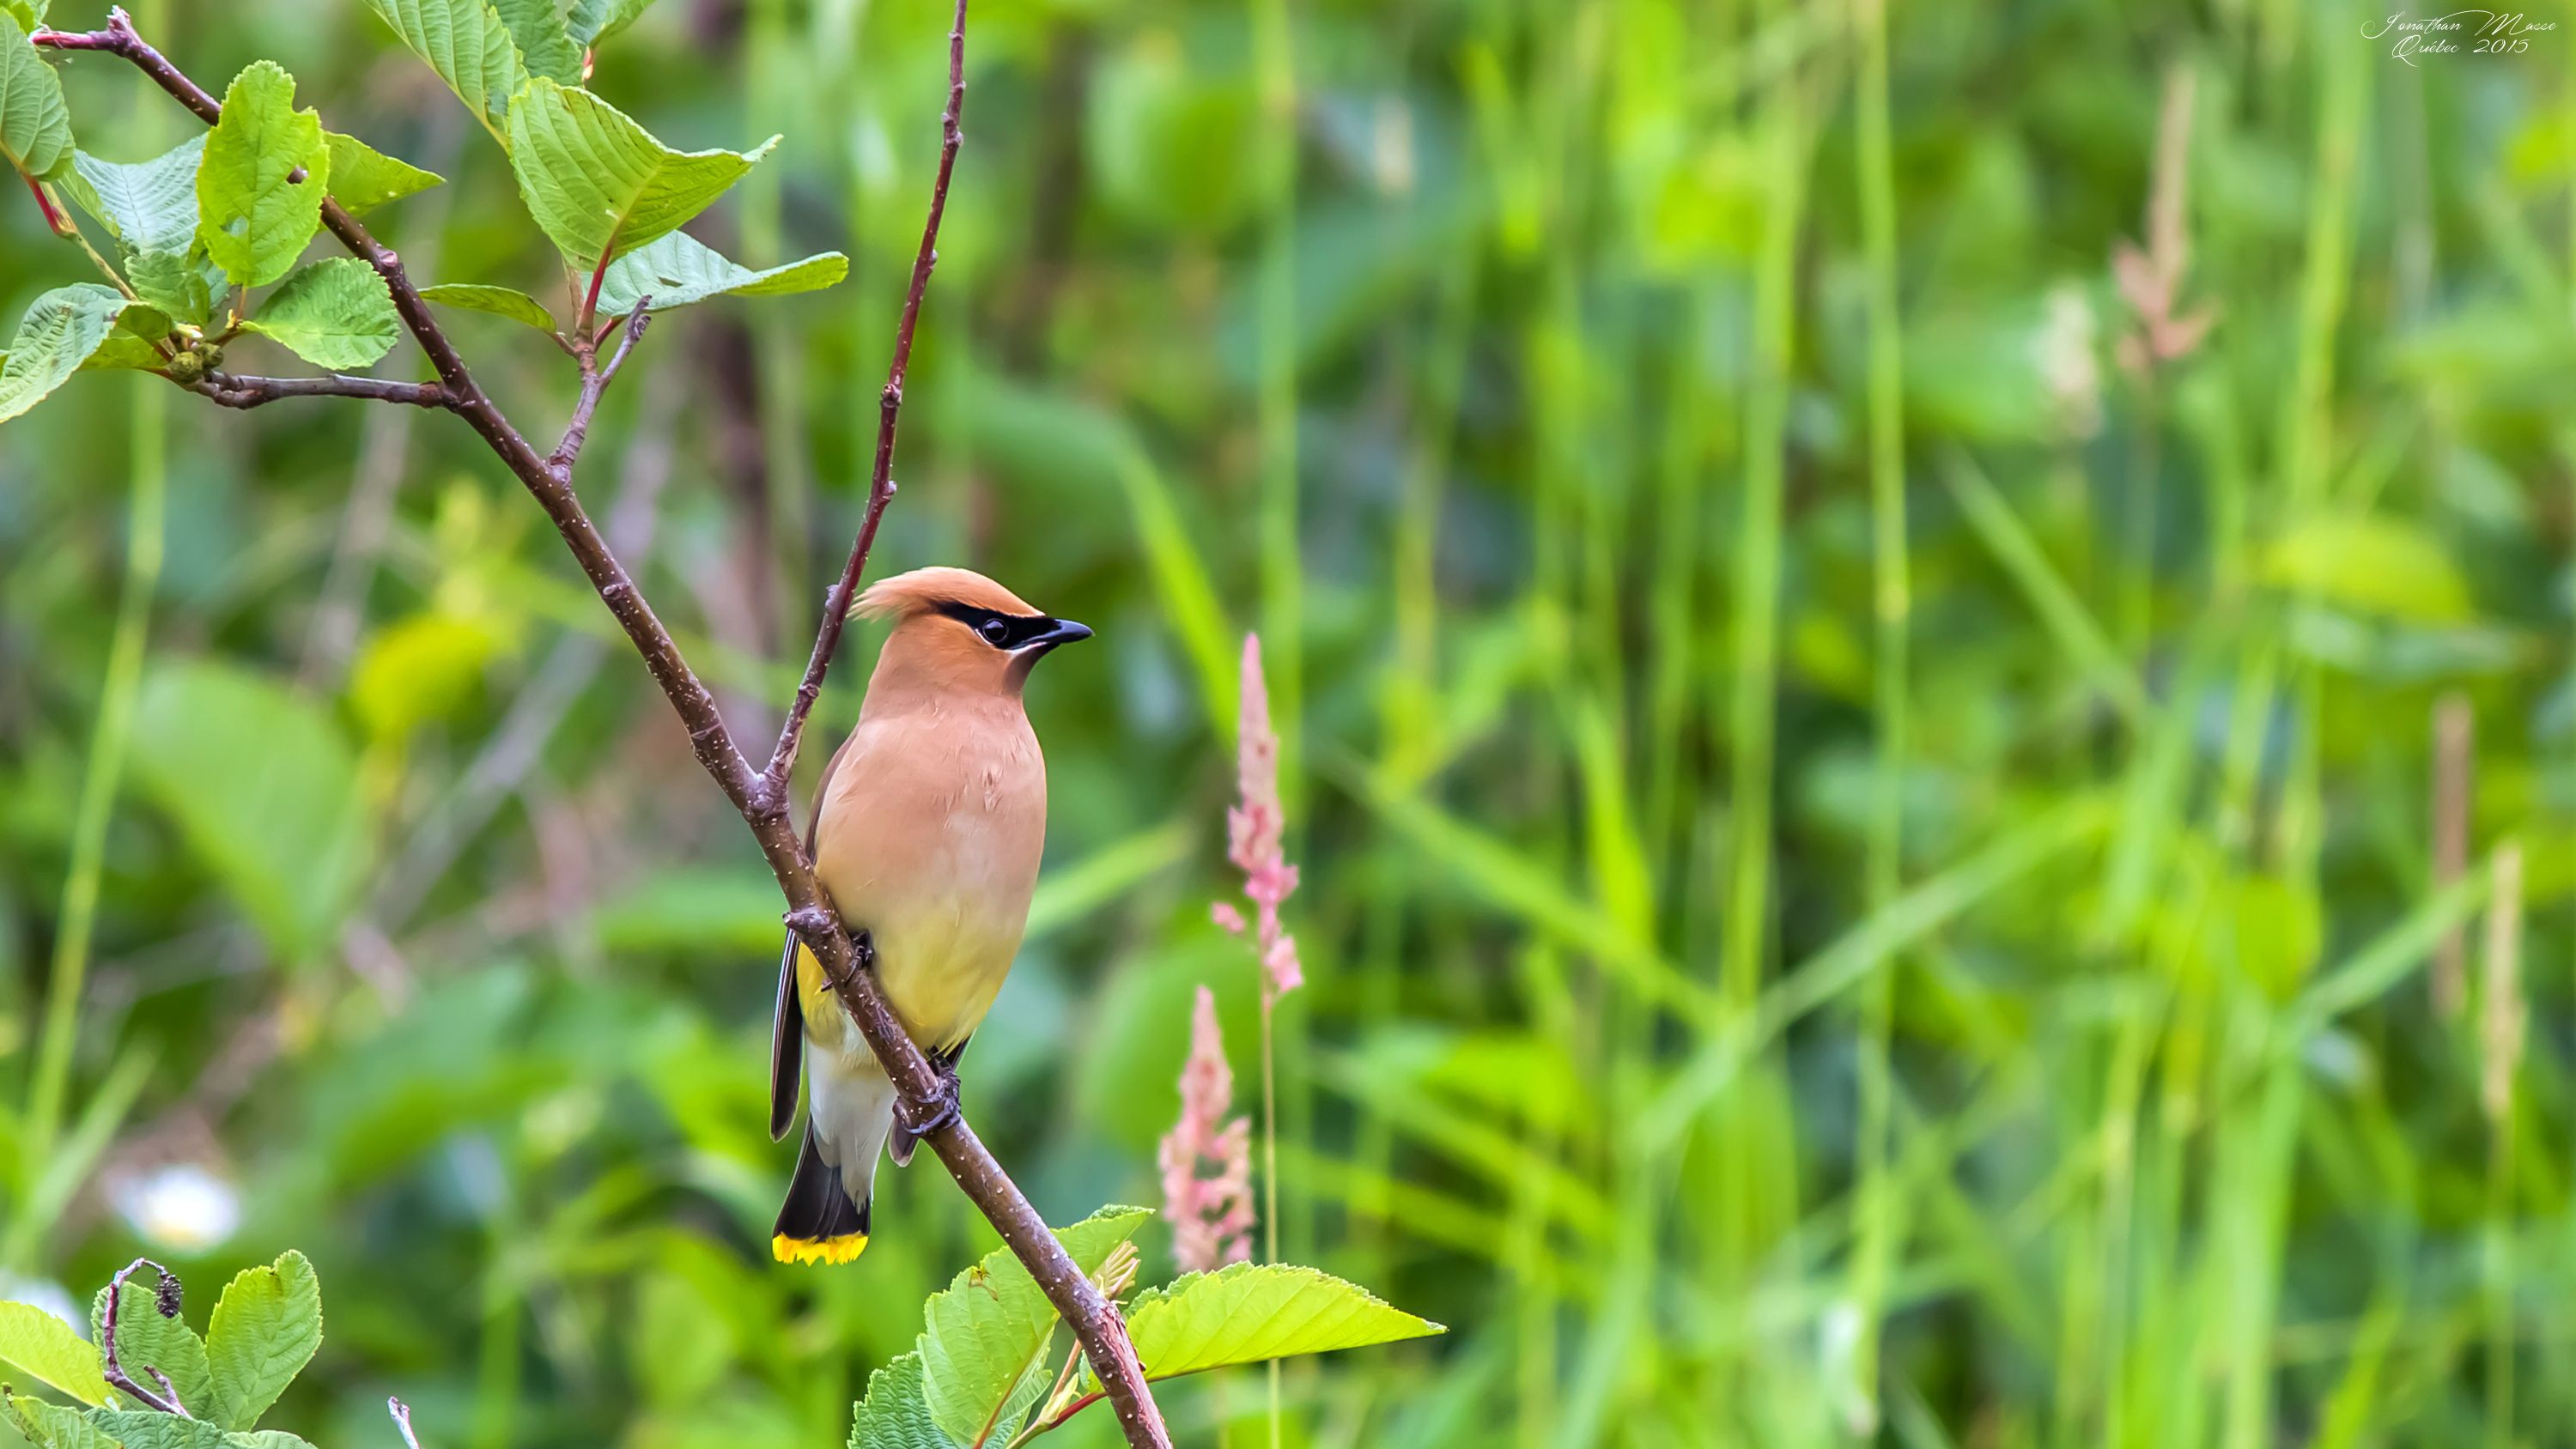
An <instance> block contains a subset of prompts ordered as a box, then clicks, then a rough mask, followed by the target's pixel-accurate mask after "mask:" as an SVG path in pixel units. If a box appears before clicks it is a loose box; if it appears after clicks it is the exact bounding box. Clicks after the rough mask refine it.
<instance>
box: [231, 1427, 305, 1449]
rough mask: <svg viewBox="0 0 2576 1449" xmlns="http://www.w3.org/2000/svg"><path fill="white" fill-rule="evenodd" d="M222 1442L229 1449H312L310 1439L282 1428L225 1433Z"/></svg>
mask: <svg viewBox="0 0 2576 1449" xmlns="http://www.w3.org/2000/svg"><path fill="white" fill-rule="evenodd" d="M224 1443H226V1444H227V1445H230V1446H231V1449H313V1443H312V1441H311V1440H309V1439H306V1438H304V1437H302V1436H301V1435H296V1434H289V1433H287V1432H286V1431H285V1430H284V1429H261V1430H257V1431H255V1432H253V1433H248V1434H243V1433H232V1434H226V1435H225V1436H224Z"/></svg>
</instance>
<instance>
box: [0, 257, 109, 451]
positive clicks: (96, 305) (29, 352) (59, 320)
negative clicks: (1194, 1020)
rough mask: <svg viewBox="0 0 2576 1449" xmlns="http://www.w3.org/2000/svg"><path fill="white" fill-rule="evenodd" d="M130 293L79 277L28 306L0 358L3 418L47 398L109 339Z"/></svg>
mask: <svg viewBox="0 0 2576 1449" xmlns="http://www.w3.org/2000/svg"><path fill="white" fill-rule="evenodd" d="M124 310H125V298H124V297H123V296H122V295H121V294H120V293H118V292H117V290H116V289H115V288H113V287H106V286H101V285H100V284H98V283H96V282H78V283H75V284H73V285H71V286H68V287H57V288H55V289H54V290H52V291H50V292H47V293H45V294H44V295H43V296H41V297H38V298H37V299H36V300H35V301H33V302H31V303H29V304H28V306H27V315H26V316H24V317H22V318H20V319H19V321H18V335H17V336H16V337H15V338H13V339H11V341H10V343H9V352H8V360H7V361H5V362H0V423H5V422H7V421H8V420H9V419H11V418H14V417H16V416H17V415H18V414H20V413H23V412H25V411H26V410H27V409H29V408H31V407H34V406H35V405H36V404H38V403H40V402H43V401H44V400H45V398H46V396H47V395H48V394H50V393H51V392H53V390H54V389H55V388H58V387H60V386H62V385H63V380H64V379H65V378H68V377H70V376H71V375H72V374H73V373H75V372H78V371H79V370H80V365H81V364H82V363H84V362H87V361H88V360H89V356H90V354H91V353H93V352H96V351H98V348H99V344H100V343H103V342H105V341H106V340H107V334H108V330H109V329H110V328H111V327H113V326H114V325H115V322H116V315H117V314H118V313H119V312H122V311H124Z"/></svg>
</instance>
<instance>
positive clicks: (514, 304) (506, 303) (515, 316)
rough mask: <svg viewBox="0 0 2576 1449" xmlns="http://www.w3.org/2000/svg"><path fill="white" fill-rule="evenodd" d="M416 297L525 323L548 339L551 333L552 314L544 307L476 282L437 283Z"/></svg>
mask: <svg viewBox="0 0 2576 1449" xmlns="http://www.w3.org/2000/svg"><path fill="white" fill-rule="evenodd" d="M420 294H421V296H423V297H424V298H427V299H428V300H430V301H432V302H436V303H437V304H438V305H440V306H442V307H462V308H464V309H465V310H466V311H468V312H489V313H491V314H493V315H494V316H496V317H507V318H509V319H510V320H511V321H513V322H525V323H526V324H528V325H529V326H531V327H534V328H536V329H537V330H538V331H540V332H543V333H546V334H547V335H549V336H552V335H553V333H554V330H555V319H554V314H552V313H550V312H548V311H547V310H546V309H545V304H543V303H541V302H539V301H538V300H537V299H536V298H534V297H531V296H529V295H528V294H527V293H525V292H519V291H513V290H511V289H510V288H508V287H488V286H485V285H483V284H482V283H480V282H441V283H439V284H438V285H437V286H435V287H423V288H421V289H420Z"/></svg>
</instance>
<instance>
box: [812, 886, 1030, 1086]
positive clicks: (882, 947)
mask: <svg viewBox="0 0 2576 1449" xmlns="http://www.w3.org/2000/svg"><path fill="white" fill-rule="evenodd" d="M852 924H853V925H854V926H855V925H857V924H858V923H856V922H853V923H852ZM1011 924H1012V926H1013V928H1014V929H1011V930H1010V931H1008V933H1007V934H1005V933H1004V932H1003V931H1000V930H996V929H991V928H979V927H978V926H977V925H976V924H975V923H974V922H972V921H970V920H967V919H965V918H964V916H963V915H962V913H959V912H955V911H940V912H936V913H932V914H931V915H930V916H929V917H928V918H927V919H923V920H918V921H908V922H890V923H888V925H887V927H886V928H885V929H884V930H883V931H881V932H878V933H877V934H876V936H875V939H876V940H877V942H878V943H879V946H878V952H877V960H876V971H877V982H878V984H879V985H880V986H881V987H883V988H884V990H885V995H886V1004H887V1005H889V1006H892V1007H893V1008H894V1014H895V1017H896V1019H898V1020H900V1021H901V1022H902V1023H903V1029H904V1033H905V1034H906V1035H908V1036H910V1037H911V1038H912V1039H913V1042H914V1043H915V1044H916V1045H918V1046H920V1047H921V1048H922V1049H923V1050H924V1051H945V1050H948V1049H949V1048H951V1047H954V1046H956V1045H957V1044H958V1043H959V1042H962V1041H964V1040H965V1039H966V1038H967V1037H968V1036H969V1035H971V1034H973V1032H974V1030H975V1028H976V1027H977V1026H978V1025H979V1024H981V1023H982V1021H983V1020H984V1014H985V1013H986V1012H988V1011H990V1010H992V1008H993V998H994V997H995V996H997V995H999V994H1000V992H1001V989H1002V980H1003V978H1004V977H1006V976H1008V975H1009V974H1010V970H1011V958H1012V957H1013V956H1014V955H1015V954H1017V953H1018V951H1019V945H1020V932H1019V930H1018V929H1016V927H1017V926H1018V925H1019V923H1018V922H1016V921H1014V922H1012V923H1011ZM796 988H797V995H798V997H799V998H800V1000H801V1002H802V1004H803V1006H804V1008H805V1036H806V1039H807V1040H809V1041H811V1042H814V1043H815V1044H816V1045H818V1046H823V1047H827V1048H830V1049H832V1050H835V1051H838V1052H841V1053H843V1054H845V1055H847V1054H854V1053H864V1052H866V1050H867V1046H866V1043H865V1042H864V1041H863V1040H862V1039H861V1038H860V1037H859V1034H858V1030H857V1028H856V1027H854V1026H852V1025H851V1024H850V1020H849V1013H848V1012H847V1011H845V1010H843V1009H842V1007H841V1004H840V1000H839V998H838V997H836V996H834V995H833V993H832V988H831V986H830V985H829V984H828V983H827V982H825V981H824V979H823V963H822V962H820V961H817V960H816V959H814V953H813V952H811V951H808V950H806V949H805V948H803V947H801V946H800V947H798V948H797V951H796Z"/></svg>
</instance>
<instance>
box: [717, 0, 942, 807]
mask: <svg viewBox="0 0 2576 1449" xmlns="http://www.w3.org/2000/svg"><path fill="white" fill-rule="evenodd" d="M965 109H966V0H957V16H956V19H955V20H954V21H953V22H952V23H951V24H950V25H949V27H948V109H947V110H945V111H943V112H941V113H940V117H939V175H938V178H937V179H936V180H934V181H933V182H932V183H931V186H930V213H929V215H928V216H927V217H926V218H924V219H923V221H922V223H921V246H920V248H919V249H918V250H916V251H915V252H914V253H913V257H912V285H911V286H910V288H908V289H907V290H906V291H905V292H904V296H903V314H902V316H901V318H900V319H899V320H897V321H896V323H895V329H894V357H893V360H892V361H891V362H889V363H888V364H887V366H886V384H885V387H884V388H883V389H881V390H880V391H879V392H878V393H877V451H876V460H875V462H874V463H873V464H872V465H871V466H870V467H869V470H868V508H867V512H866V513H865V514H864V515H863V516H862V517H861V518H860V520H859V534H858V537H857V538H855V539H853V540H852V541H851V543H850V560H849V562H848V563H845V564H843V565H842V566H841V577H840V580H839V581H838V582H836V583H834V584H833V585H832V589H831V592H830V593H827V594H825V595H824V596H823V623H822V626H821V627H820V628H818V629H816V630H815V631H814V653H813V656H812V657H811V658H809V659H807V660H806V661H805V678H804V680H803V682H801V683H799V684H798V685H797V686H796V699H795V702H794V703H792V704H790V705H788V707H787V723H786V724H785V726H783V727H782V728H781V729H780V730H779V732H778V746H777V748H775V749H773V750H771V751H770V752H769V765H768V768H766V769H764V770H762V771H761V772H760V787H761V790H762V791H763V793H765V794H767V795H772V796H775V797H776V798H777V799H779V800H782V801H783V800H785V799H786V798H787V781H788V777H789V776H790V775H793V774H794V773H795V772H796V752H797V749H798V747H799V746H801V745H802V744H803V743H804V740H805V723H806V721H807V719H808V718H810V717H811V716H812V715H813V713H814V702H815V701H816V700H818V699H820V698H822V696H823V675H824V672H825V671H827V670H829V669H830V668H831V667H832V653H833V651H834V650H835V649H837V648H839V647H840V643H841V628H842V626H843V625H844V624H846V623H848V622H849V618H850V603H851V600H852V598H853V596H854V594H855V592H856V590H857V589H858V587H859V576H860V575H861V574H862V573H864V572H866V571H867V566H868V551H869V550H870V549H872V548H874V547H875V546H876V541H877V523H878V521H879V520H880V519H882V518H884V517H885V511H886V505H887V504H888V503H890V502H892V501H893V500H894V433H895V422H896V419H897V418H898V417H899V416H900V415H901V414H902V412H903V374H904V371H905V369H906V368H909V367H910V366H911V365H912V334H913V329H914V328H915V327H917V326H918V325H919V324H920V322H921V298H922V294H923V293H925V292H927V291H929V290H930V269H931V268H933V267H935V266H937V265H939V219H940V218H941V217H942V216H944V215H946V214H947V211H948V178H949V177H950V176H951V175H953V174H954V173H955V172H956V170H957V149H958V147H960V146H962V145H964V144H965V139H966V138H965V134H964V133H963V132H961V131H960V130H959V129H958V127H957V121H958V117H959V116H961V115H962V114H964V112H965Z"/></svg>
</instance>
